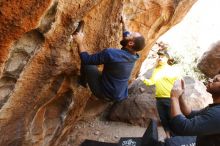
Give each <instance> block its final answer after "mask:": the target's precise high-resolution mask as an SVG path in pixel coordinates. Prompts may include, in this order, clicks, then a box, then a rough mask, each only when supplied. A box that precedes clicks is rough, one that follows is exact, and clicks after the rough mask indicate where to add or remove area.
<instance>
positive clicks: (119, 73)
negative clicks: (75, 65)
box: [80, 48, 139, 101]
mask: <svg viewBox="0 0 220 146" xmlns="http://www.w3.org/2000/svg"><path fill="white" fill-rule="evenodd" d="M80 58H81V61H82V63H83V64H84V65H100V64H104V69H103V71H102V78H101V83H102V88H103V91H104V94H105V95H106V96H107V97H110V98H113V99H115V100H118V101H120V100H123V99H125V98H127V97H128V80H129V77H130V75H131V72H132V69H133V67H134V63H135V61H136V60H137V59H138V58H139V55H138V54H135V55H133V54H131V53H129V52H128V51H126V50H123V49H115V48H108V49H104V50H103V51H101V52H99V53H96V54H92V55H89V54H88V53H87V52H82V53H80Z"/></svg>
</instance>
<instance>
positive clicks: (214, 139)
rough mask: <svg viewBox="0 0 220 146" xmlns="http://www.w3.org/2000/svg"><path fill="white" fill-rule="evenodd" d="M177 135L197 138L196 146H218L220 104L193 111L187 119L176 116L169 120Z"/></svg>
mask: <svg viewBox="0 0 220 146" xmlns="http://www.w3.org/2000/svg"><path fill="white" fill-rule="evenodd" d="M171 127H172V129H173V130H174V132H176V133H177V134H180V135H192V136H197V140H196V145H197V146H219V145H220V104H211V105H209V106H208V107H206V108H204V109H202V110H200V111H193V112H191V114H190V115H189V116H188V117H185V116H183V115H177V116H176V117H174V118H173V119H172V120H171Z"/></svg>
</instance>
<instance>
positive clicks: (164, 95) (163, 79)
mask: <svg viewBox="0 0 220 146" xmlns="http://www.w3.org/2000/svg"><path fill="white" fill-rule="evenodd" d="M158 47H159V50H158V52H157V54H158V58H157V61H156V64H155V68H154V70H153V73H152V76H151V77H150V79H146V78H145V77H144V76H142V77H141V80H142V81H143V82H144V84H145V85H146V86H151V85H155V88H156V95H155V96H156V105H157V110H158V114H159V117H160V121H161V124H162V126H163V128H164V130H165V133H166V137H167V138H170V136H172V135H173V134H174V133H173V132H172V131H171V129H170V125H169V121H170V92H171V89H172V87H173V84H174V82H175V81H176V80H177V79H178V78H180V75H179V70H177V68H175V67H173V66H171V65H170V63H171V61H170V60H172V61H173V59H172V58H171V57H170V55H169V54H168V51H167V47H166V46H164V45H162V46H160V45H158Z"/></svg>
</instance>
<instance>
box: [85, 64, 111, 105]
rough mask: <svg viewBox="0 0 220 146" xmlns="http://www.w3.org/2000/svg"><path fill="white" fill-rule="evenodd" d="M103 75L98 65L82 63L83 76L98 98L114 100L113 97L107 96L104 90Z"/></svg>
mask: <svg viewBox="0 0 220 146" xmlns="http://www.w3.org/2000/svg"><path fill="white" fill-rule="evenodd" d="M101 75H102V74H101V72H100V71H99V70H98V68H97V66H96V65H81V77H82V78H84V80H85V81H86V82H87V83H88V85H89V88H90V90H91V91H92V93H93V94H94V95H95V96H96V97H97V98H100V99H104V100H107V101H113V99H112V98H110V97H107V96H106V95H105V94H104V92H103V90H102V83H101Z"/></svg>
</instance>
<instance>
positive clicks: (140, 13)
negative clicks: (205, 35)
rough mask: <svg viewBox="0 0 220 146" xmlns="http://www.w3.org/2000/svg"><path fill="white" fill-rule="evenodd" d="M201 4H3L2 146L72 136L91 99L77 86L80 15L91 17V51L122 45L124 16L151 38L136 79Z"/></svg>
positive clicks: (71, 0) (123, 0)
mask: <svg viewBox="0 0 220 146" xmlns="http://www.w3.org/2000/svg"><path fill="white" fill-rule="evenodd" d="M195 2H196V0H190V1H189V0H181V1H179V0H178V1H173V0H166V1H163V0H135V1H134V0H31V1H30V0H16V1H6V0H3V1H1V2H0V20H1V21H0V33H1V35H0V93H2V94H1V95H0V121H1V122H0V129H1V130H0V145H4V146H9V145H10V146H12V145H16V146H21V145H25V146H26V145H32V146H41V145H44V146H60V145H62V144H63V142H64V141H66V140H67V139H68V137H69V135H70V133H71V131H72V130H73V127H74V124H75V122H76V121H77V120H79V119H80V118H81V117H82V116H81V115H82V114H83V111H84V108H85V107H86V105H87V101H88V99H89V98H90V97H91V92H90V90H89V89H88V88H83V87H81V86H79V85H78V78H77V77H78V75H79V68H80V58H79V55H78V51H77V45H76V44H75V43H74V42H73V41H72V40H71V34H72V33H73V32H74V31H75V29H76V27H77V25H78V22H79V21H80V20H82V19H83V20H84V21H85V28H84V33H85V46H86V48H87V50H88V52H89V53H95V52H98V51H101V50H103V49H104V48H108V47H115V48H120V44H119V41H120V39H121V38H122V36H121V24H120V18H121V15H123V16H124V17H125V23H126V25H127V28H128V29H129V30H131V31H139V32H141V33H142V34H143V35H144V36H145V38H146V42H147V46H146V48H145V49H144V50H143V51H142V52H140V54H142V55H141V57H140V59H139V61H137V63H136V65H135V68H134V71H133V73H132V76H131V80H132V79H134V78H136V76H137V74H138V72H139V69H140V66H141V63H142V61H143V60H144V59H145V57H146V56H147V54H148V52H149V50H150V49H151V47H152V46H153V44H154V42H155V41H156V39H158V38H159V37H160V36H161V35H162V34H163V33H165V32H166V31H167V30H169V29H170V28H171V27H172V26H174V25H176V24H177V23H179V22H180V21H181V20H182V19H183V17H184V16H185V15H186V13H187V12H188V11H189V10H190V8H191V7H192V5H193V4H194V3H195ZM88 109H89V108H88ZM86 112H87V113H90V112H88V111H86ZM89 115H92V114H89Z"/></svg>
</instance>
